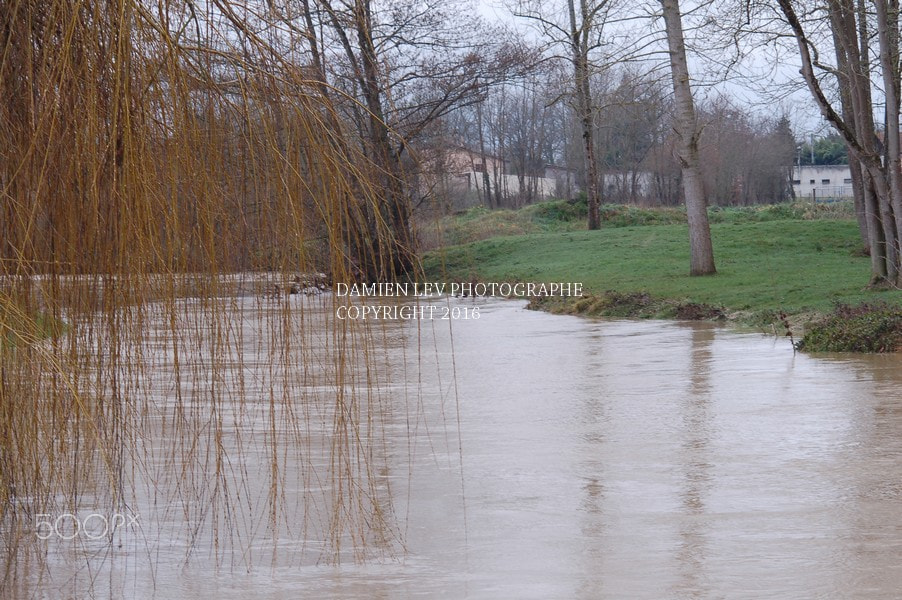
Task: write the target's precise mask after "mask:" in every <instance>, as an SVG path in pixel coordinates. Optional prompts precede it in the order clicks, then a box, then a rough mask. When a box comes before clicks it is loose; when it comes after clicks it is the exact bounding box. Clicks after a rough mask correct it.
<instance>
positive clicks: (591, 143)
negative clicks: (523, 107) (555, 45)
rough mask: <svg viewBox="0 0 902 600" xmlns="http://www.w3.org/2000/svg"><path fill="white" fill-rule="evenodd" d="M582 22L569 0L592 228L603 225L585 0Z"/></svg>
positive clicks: (582, 0)
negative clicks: (590, 84) (593, 122)
mask: <svg viewBox="0 0 902 600" xmlns="http://www.w3.org/2000/svg"><path fill="white" fill-rule="evenodd" d="M579 7H580V23H579V24H577V21H576V7H575V6H574V1H573V0H567V9H568V10H569V12H570V38H571V39H570V49H571V52H572V58H571V60H572V62H573V78H574V82H575V84H576V90H575V91H576V111H577V113H579V122H580V125H581V127H582V138H583V156H584V164H585V168H586V199H587V201H588V205H589V206H588V208H589V223H588V225H589V229H598V228H599V227H600V225H601V223H600V220H599V216H598V205H599V204H600V203H601V202H600V195H599V193H598V162H597V160H596V158H595V140H594V132H593V129H592V94H591V89H590V87H589V31H588V28H589V24H588V23H586V18H587V16H588V15H587V13H588V9H587V6H586V0H580V5H579Z"/></svg>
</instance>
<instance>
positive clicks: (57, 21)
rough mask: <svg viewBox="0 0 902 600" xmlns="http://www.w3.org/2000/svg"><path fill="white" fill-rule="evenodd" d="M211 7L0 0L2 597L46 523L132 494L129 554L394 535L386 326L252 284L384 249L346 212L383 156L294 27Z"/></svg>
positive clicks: (28, 564) (376, 234)
mask: <svg viewBox="0 0 902 600" xmlns="http://www.w3.org/2000/svg"><path fill="white" fill-rule="evenodd" d="M228 9H229V5H228V4H224V3H218V2H206V3H193V2H182V1H180V0H158V1H156V2H148V1H141V0H100V1H91V2H88V1H86V0H7V1H6V2H4V3H2V5H0V97H2V98H4V102H3V103H2V104H0V132H2V133H0V135H2V140H0V339H2V343H0V540H2V550H0V551H2V558H3V563H2V564H3V567H2V568H3V575H2V579H3V583H2V586H3V587H4V589H14V586H15V585H20V586H23V587H24V588H27V587H28V586H30V585H33V584H34V582H35V581H36V580H40V579H41V577H43V576H45V575H46V574H47V569H49V567H48V565H49V564H52V563H53V561H52V560H51V559H50V558H48V557H50V556H51V555H53V554H54V553H55V552H62V551H63V550H61V549H59V548H58V547H57V546H59V545H60V544H58V543H57V546H53V547H48V544H50V543H51V542H54V540H41V539H39V536H37V535H36V530H38V532H39V527H38V524H40V523H41V519H42V518H43V517H40V515H51V516H52V517H55V516H58V515H64V514H71V515H75V516H76V517H78V515H87V514H102V515H113V514H120V513H122V514H125V513H128V512H129V511H137V510H138V509H139V508H140V509H141V510H145V511H146V510H151V511H152V513H151V514H144V515H142V523H141V527H142V528H141V536H140V537H141V542H140V544H139V545H140V546H141V547H142V548H148V547H150V546H152V545H153V544H152V542H153V543H157V544H159V543H163V544H164V545H167V546H172V545H175V546H176V547H178V548H181V550H180V552H181V553H182V555H183V558H184V559H186V560H187V559H190V557H191V555H192V554H193V553H197V552H211V553H212V554H213V555H215V557H216V558H217V559H218V560H221V561H222V560H227V561H231V562H232V563H240V564H243V565H246V564H250V563H251V562H253V560H255V557H254V556H253V552H251V550H250V548H252V547H254V544H255V543H256V542H257V541H259V540H260V539H261V538H266V539H269V540H271V541H272V540H273V539H275V538H278V537H279V536H282V537H292V539H297V540H304V542H303V543H301V544H300V546H301V547H300V549H299V551H303V552H308V551H310V552H313V553H314V554H316V555H317V557H318V558H319V559H325V560H340V559H342V558H345V557H348V556H354V557H356V558H362V557H365V556H366V555H367V554H368V553H369V552H370V551H371V550H375V551H379V552H381V551H388V552H390V551H392V548H395V547H397V544H398V543H399V542H398V535H397V527H396V525H395V524H394V521H393V518H392V509H391V503H390V499H389V495H388V494H387V490H386V486H387V483H386V482H387V480H388V479H387V477H386V476H385V472H386V470H387V469H388V467H387V466H386V464H387V460H388V459H387V458H386V455H385V450H384V447H383V442H382V439H383V437H382V434H381V433H380V432H381V430H382V428H383V427H384V426H385V423H386V419H390V418H392V416H391V414H392V412H391V410H390V407H387V405H386V403H387V402H389V400H388V399H387V398H386V397H384V395H383V394H382V393H381V392H380V389H379V384H380V381H379V376H378V369H376V368H374V367H373V365H374V364H376V363H378V361H379V360H380V358H379V357H378V356H375V355H374V352H375V350H374V349H373V348H374V345H373V344H372V339H373V336H377V335H380V332H379V331H378V330H367V329H363V328H361V327H357V326H354V325H353V324H351V323H348V322H341V323H337V322H335V321H334V320H332V319H331V318H329V315H330V314H331V312H330V308H331V307H330V304H329V303H330V302H332V300H323V299H319V300H314V299H309V300H303V301H299V300H296V299H294V298H288V297H287V296H286V295H285V294H282V295H280V296H279V297H277V298H265V297H263V296H264V293H266V292H272V291H274V289H275V287H279V286H281V287H282V291H284V283H285V281H287V277H290V276H292V275H294V274H296V273H314V272H324V273H326V274H327V275H328V277H329V278H330V279H332V280H335V281H347V280H349V279H351V278H352V277H353V276H354V272H353V271H354V269H355V265H356V264H358V263H359V261H360V260H361V256H360V253H361V252H364V251H366V249H368V248H369V249H371V248H373V247H378V248H382V249H386V248H388V249H390V248H391V247H392V243H391V231H390V229H389V228H388V227H387V226H380V225H379V223H378V219H377V220H376V225H375V226H372V227H365V226H364V225H363V223H365V222H367V220H368V219H369V220H370V221H372V220H373V218H374V215H378V210H377V209H375V208H374V207H375V206H377V205H378V199H379V197H380V190H379V189H378V186H377V185H375V184H373V183H372V182H374V181H377V180H378V179H379V178H378V177H376V176H375V174H376V173H377V170H376V168H375V167H374V166H373V165H371V164H370V163H369V161H368V160H367V157H366V156H365V155H364V153H363V152H362V151H361V150H359V149H358V148H360V145H359V144H356V143H355V141H354V136H353V134H352V133H351V132H350V131H347V130H345V129H344V128H343V126H342V118H341V115H340V114H339V112H338V111H337V110H336V107H335V106H334V105H333V104H332V102H331V101H330V98H329V97H328V96H327V95H326V94H324V91H323V90H324V86H323V85H322V84H321V83H320V82H316V81H312V80H311V78H310V76H309V73H308V72H307V71H306V69H305V66H304V64H303V62H302V60H301V59H299V58H298V56H297V52H290V51H287V50H285V48H287V47H289V46H290V43H291V40H290V36H289V33H285V32H282V33H280V32H278V31H276V32H272V31H267V32H265V33H266V35H264V34H263V33H261V30H259V29H255V21H254V20H253V18H252V16H249V15H248V12H247V10H245V12H244V13H243V14H242V15H238V14H236V13H234V12H232V13H231V14H229V10H228ZM283 34H284V35H283ZM282 46H285V48H283V47H282ZM383 179H384V177H383ZM355 253H357V254H356V255H355ZM379 257H380V260H385V261H389V262H390V261H391V260H392V257H391V255H390V252H388V251H384V252H380V253H379ZM260 272H265V273H271V274H272V275H268V276H264V275H259V274H257V275H253V276H251V275H245V276H243V277H239V276H236V275H235V274H236V273H245V274H247V273H260ZM285 274H288V275H285ZM242 294H244V295H246V296H249V297H244V298H242V297H241V296H242ZM70 520H71V519H70ZM71 525H72V523H67V527H70V526H71ZM67 531H68V530H67ZM123 535H124V533H123V532H122V531H119V532H109V535H106V536H105V537H104V538H103V539H101V540H88V541H86V540H85V539H84V538H83V537H77V538H76V539H75V540H74V541H73V542H72V543H71V544H70V545H69V546H66V548H68V549H67V550H65V551H66V552H74V553H75V554H77V556H80V557H82V558H84V557H85V556H87V555H93V556H96V554H97V553H98V552H107V553H112V554H115V552H116V548H117V547H118V546H117V544H121V543H122V540H123V537H122V536H123ZM256 558H257V560H259V557H256ZM85 560H89V559H85ZM7 586H10V587H7Z"/></svg>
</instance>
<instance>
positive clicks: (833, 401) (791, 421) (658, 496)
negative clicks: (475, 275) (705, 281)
mask: <svg viewBox="0 0 902 600" xmlns="http://www.w3.org/2000/svg"><path fill="white" fill-rule="evenodd" d="M293 301H294V300H293ZM296 302H299V303H300V302H304V301H302V300H297V301H296ZM452 302H455V303H457V305H459V306H461V307H473V306H475V305H474V304H473V303H472V302H471V301H466V300H456V301H452ZM478 306H479V307H480V318H479V319H478V320H472V319H469V320H463V319H459V320H456V321H454V322H453V324H452V325H451V326H450V327H449V323H448V322H447V321H439V320H432V321H419V322H416V321H406V322H393V323H389V324H387V325H385V326H384V327H383V326H379V327H376V329H374V331H376V335H373V336H372V337H371V338H370V340H369V341H367V342H366V352H367V356H368V357H369V358H370V363H371V366H370V368H371V369H372V370H373V377H372V381H377V383H378V387H379V389H380V392H379V393H380V396H379V398H380V399H378V400H377V399H372V398H371V399H370V400H368V402H369V403H370V408H372V406H376V405H378V406H379V407H380V408H379V413H378V414H379V415H381V416H380V417H379V418H378V419H376V421H377V423H375V424H374V425H372V426H371V427H370V426H368V427H366V428H364V429H363V430H358V433H360V431H362V433H361V435H362V436H363V437H365V438H367V439H370V440H373V439H375V440H378V443H377V444H375V445H369V446H366V447H367V448H369V450H367V451H366V452H370V453H371V454H372V456H370V458H369V459H368V462H367V463H366V464H368V465H370V466H371V468H368V469H369V470H367V473H365V474H364V475H363V477H366V478H367V480H368V481H369V484H368V487H367V488H366V489H365V490H355V491H354V492H351V496H355V493H359V494H361V495H364V496H366V497H367V499H368V500H367V501H372V503H373V504H374V505H376V506H381V507H382V508H381V509H380V510H381V512H380V515H381V516H382V517H383V518H384V523H383V524H382V525H379V526H375V525H374V524H373V522H372V521H370V520H367V518H366V517H359V518H358V517H353V515H352V516H351V517H349V518H351V519H352V520H353V519H354V518H358V519H359V522H360V523H364V525H363V527H364V529H365V528H366V527H367V526H369V528H370V531H368V532H366V533H365V534H363V535H361V536H359V537H358V536H355V535H354V534H353V533H346V534H343V537H342V536H338V537H334V539H333V540H332V541H333V543H332V545H331V546H330V547H331V550H329V552H328V553H324V551H323V548H325V547H326V546H327V545H329V544H328V543H327V542H328V539H327V538H328V537H329V533H328V532H329V531H330V529H329V525H328V523H329V522H330V519H333V518H334V517H335V514H336V512H338V513H340V512H341V511H342V510H345V509H346V508H347V507H346V506H345V505H342V506H345V508H339V509H337V511H336V509H335V506H336V504H335V501H336V497H337V496H338V495H340V494H341V493H343V492H341V490H337V489H335V485H336V481H338V480H337V479H335V478H334V477H331V478H330V476H329V475H328V474H327V471H328V467H329V465H333V466H334V465H335V464H336V461H337V462H339V463H341V460H342V459H340V458H339V459H336V456H335V452H334V448H332V447H331V446H330V442H329V437H330V435H332V434H331V433H330V432H334V422H335V420H334V416H335V415H334V414H333V413H330V412H329V411H328V410H325V409H322V410H320V409H318V408H316V406H315V403H313V399H315V398H320V399H329V398H331V397H334V396H335V394H336V393H338V392H337V390H336V389H330V388H329V386H328V385H324V386H321V388H322V389H316V390H307V392H306V393H307V394H308V395H307V396H305V398H307V399H306V400H305V402H306V403H307V404H306V408H305V409H304V410H300V409H298V410H296V413H295V414H294V416H293V417H292V418H291V419H288V418H285V417H284V415H281V416H279V418H277V419H276V418H273V415H274V414H276V413H279V414H281V412H283V411H284V410H286V409H284V408H278V407H277V406H275V405H274V404H273V403H271V402H268V401H267V398H272V397H282V396H283V395H284V394H283V393H282V392H281V391H280V390H281V388H280V386H287V389H289V390H295V391H296V390H297V389H298V386H300V385H302V384H301V383H298V382H297V381H295V382H293V383H291V384H290V385H289V383H286V381H284V380H283V379H280V378H279V377H277V376H275V375H272V374H271V373H270V371H269V370H268V369H269V367H268V366H267V363H266V360H265V357H266V356H268V355H271V353H272V352H273V349H272V348H268V347H267V346H266V343H265V342H264V341H261V340H265V339H266V335H267V327H268V326H263V325H260V324H259V323H257V324H255V322H254V318H255V317H254V315H256V314H259V300H256V299H241V300H238V301H237V303H236V305H235V310H237V311H239V312H242V311H244V316H243V317H242V319H243V320H242V322H243V323H244V325H243V327H244V329H243V331H244V332H245V333H244V334H243V335H242V336H241V339H240V343H236V344H235V346H234V347H235V348H236V350H235V351H236V352H243V353H244V356H243V359H242V361H239V363H236V365H237V366H235V369H236V370H241V371H242V373H241V374H240V375H241V378H242V385H241V387H240V389H241V390H242V391H241V393H242V394H243V395H244V398H243V399H239V400H240V401H241V408H240V409H238V408H235V407H234V406H231V405H230V406H223V407H220V408H219V409H217V411H218V414H219V416H220V418H222V419H224V420H225V421H226V422H227V423H230V424H231V425H230V426H229V427H228V428H227V430H228V431H229V432H230V433H229V435H228V436H225V437H224V438H222V439H217V441H216V443H217V444H220V445H221V447H223V448H225V451H224V452H225V455H226V456H229V455H230V454H231V453H232V450H236V451H237V450H239V449H240V452H236V454H239V455H240V456H237V457H235V458H234V459H233V460H232V461H231V463H230V464H228V466H227V467H221V468H223V469H224V470H225V471H226V472H228V473H230V474H231V475H229V476H228V477H224V478H222V479H221V481H222V482H224V483H225V484H228V483H229V482H233V483H234V488H233V489H232V490H230V493H229V495H228V498H230V499H231V501H230V502H228V503H226V504H223V503H222V502H221V501H219V502H218V503H217V502H213V501H212V500H210V503H211V504H209V505H208V504H207V500H206V498H207V497H208V495H209V497H210V498H213V497H214V494H213V491H212V488H213V486H212V484H211V483H210V481H209V480H207V479H205V478H204V477H203V475H202V474H200V473H197V472H195V473H193V474H191V475H190V476H188V477H187V478H186V477H179V478H177V477H171V476H170V474H171V473H172V471H173V470H174V469H177V468H178V465H177V464H175V462H174V460H173V458H172V456H173V454H172V453H171V452H170V451H169V449H171V448H172V447H173V446H179V445H184V441H183V440H178V439H176V438H174V437H167V436H173V435H174V433H173V432H174V431H176V430H177V428H173V427H172V426H171V425H170V426H169V427H168V429H166V431H167V432H169V433H167V434H166V435H162V436H161V437H155V436H148V437H147V438H146V439H142V440H140V442H139V444H140V445H141V446H142V449H141V451H140V453H136V456H140V457H141V460H140V461H136V463H138V462H140V469H137V468H136V469H135V472H136V475H135V476H134V480H133V482H132V484H131V486H130V488H131V489H130V498H131V500H130V504H129V510H130V511H132V513H134V514H135V515H139V516H140V528H136V529H132V530H128V531H123V532H122V533H121V534H119V535H117V536H116V540H115V543H113V544H107V543H105V542H104V541H101V542H97V543H89V542H86V541H85V540H81V543H79V544H76V543H75V542H66V541H63V540H61V539H51V540H48V541H47V542H46V568H44V569H38V570H36V571H35V573H32V574H31V575H29V574H28V569H27V568H23V573H24V575H22V576H21V577H20V578H19V579H18V581H17V583H16V586H15V590H16V592H15V593H13V594H12V596H13V597H29V598H32V597H33V598H60V597H77V598H82V597H98V598H123V597H126V598H186V599H207V598H217V599H226V598H235V599H238V598H242V599H243V598H285V599H288V598H299V597H309V598H336V599H337V598H342V599H353V598H359V599H371V598H386V599H396V598H474V599H475V598H499V599H501V598H536V599H552V598H560V599H570V598H585V599H596V598H612V599H615V598H616V599H619V598H649V599H660V598H749V599H752V598H754V599H762V598H787V599H795V598H898V597H900V596H902V393H900V389H902V388H900V383H902V369H900V366H902V362H900V360H902V359H900V357H898V356H817V357H813V356H808V355H804V354H796V353H794V352H793V350H792V347H791V346H790V343H789V341H788V340H785V339H775V338H772V337H768V336H764V335H760V334H756V333H742V332H737V331H735V330H731V329H728V328H721V327H717V326H713V325H710V324H689V323H674V322H663V321H595V320H588V319H582V318H577V317H569V316H553V315H549V314H545V313H541V312H533V311H528V310H525V309H524V305H523V303H520V302H514V301H503V300H488V301H481V302H480V304H479V305H478ZM295 312H296V313H298V314H300V312H301V311H300V310H296V311H295ZM307 318H308V320H309V317H307ZM330 339H331V338H330V337H329V336H328V335H325V334H324V335H323V336H322V338H321V339H319V338H315V336H311V337H310V340H311V341H310V343H311V344H312V345H313V346H316V348H319V349H323V352H326V353H330V352H337V351H339V349H340V345H338V344H335V343H334V342H332V341H330ZM148 344H149V347H150V346H152V345H153V341H152V340H151V341H150V342H148ZM189 346H190V345H189ZM198 347H202V345H199V346H198ZM316 351H317V352H318V350H316ZM310 352H311V354H308V355H307V357H306V358H305V360H306V361H308V363H309V362H311V361H312V362H316V360H322V361H324V363H323V364H327V363H328V362H329V361H328V357H327V358H325V359H323V358H320V359H316V358H315V357H314V356H313V354H315V352H314V350H311V351H310ZM352 354H353V352H352ZM180 360H181V361H182V364H183V365H186V364H194V365H195V373H198V374H200V375H201V376H202V374H203V364H204V361H205V360H206V358H205V357H204V356H203V352H202V350H198V354H197V355H195V356H192V355H191V354H190V353H188V354H183V355H182V356H181V357H180ZM226 362H227V361H226ZM307 367H310V365H309V364H308V365H307ZM301 368H306V367H303V365H299V366H298V369H301ZM317 368H323V369H327V367H326V366H322V365H320V366H319V367H317ZM170 369H171V365H169V364H168V363H167V361H165V360H162V359H160V360H159V364H158V365H156V366H155V367H154V368H153V369H151V370H150V372H151V374H150V375H148V376H147V377H148V379H147V381H144V382H139V383H138V384H137V385H138V387H141V386H144V388H145V389H146V390H147V391H148V393H149V394H151V395H154V394H155V395H156V396H157V408H158V409H159V413H158V414H157V413H154V412H153V411H148V414H147V415H146V417H145V418H146V419H147V421H148V423H149V424H148V425H147V426H148V427H149V428H151V429H152V428H153V427H155V426H156V425H154V424H153V421H154V419H162V418H163V417H161V416H160V415H166V414H169V413H168V412H167V411H169V409H170V408H171V405H172V403H173V402H175V400H174V399H173V391H172V380H171V377H170V375H171V373H170V371H169V370H170ZM355 373H358V375H355V376H354V377H358V376H359V371H355ZM238 376H239V373H237V372H235V373H230V372H228V367H225V372H221V373H219V375H218V377H219V378H221V381H222V383H223V384H225V385H233V384H234V381H235V379H236V378H238ZM213 379H216V378H211V381H210V382H209V384H210V385H213ZM352 379H353V378H352ZM354 380H355V381H364V380H363V379H359V380H358V379H354ZM230 382H231V383H230ZM192 385H194V386H195V387H202V385H201V384H199V383H198V379H197V378H195V382H194V383H193V384H192ZM361 385H362V384H361ZM236 389H238V388H236ZM184 393H185V395H186V396H187V395H189V393H188V392H187V391H186V392H184ZM292 393H294V392H292ZM182 401H183V402H188V401H189V400H186V399H184V398H183V399H182ZM190 402H194V403H195V404H196V406H195V408H193V409H192V410H193V411H194V412H193V413H191V414H196V415H197V416H198V418H202V415H207V414H209V409H208V408H205V407H204V406H203V396H202V395H201V394H198V395H196V396H194V397H192V399H190ZM349 410H351V409H349ZM355 410H356V409H355ZM289 426H290V428H293V430H294V431H295V433H297V430H298V429H300V430H301V432H302V435H300V436H299V437H302V438H303V439H304V440H305V442H304V444H303V446H302V447H301V448H300V449H296V448H293V447H291V446H290V445H286V444H283V445H281V446H278V448H280V449H279V450H277V451H273V450H272V448H275V447H277V445H276V444H275V442H274V440H277V439H278V438H279V437H280V435H282V433H280V430H281V429H282V428H288V427H289ZM191 431H198V430H197V429H191ZM373 448H375V450H373ZM274 456H276V457H277V458H278V460H273V457H274ZM155 457H158V458H159V460H158V461H157V462H156V463H155V462H154V461H155V460H156V458H155ZM354 460H360V459H359V457H357V459H354ZM354 460H351V459H348V464H350V465H352V467H351V468H353V469H360V467H359V465H360V463H359V462H354ZM226 462H227V463H228V462H229V461H226ZM276 463H277V466H276V467H273V464H276ZM342 464H343V463H342ZM273 473H278V474H277V475H273ZM154 474H156V475H154ZM272 477H275V478H276V479H278V481H279V482H280V483H279V486H278V490H279V492H278V495H279V497H280V501H279V503H278V506H280V507H281V508H280V509H279V511H280V513H279V515H278V516H277V517H275V518H274V519H271V518H270V517H269V516H267V514H265V513H266V510H265V509H264V508H261V507H265V506H268V504H267V496H268V494H269V492H268V491H267V490H272V489H273V487H272V485H271V478H272ZM235 482H237V483H235ZM177 483H178V484H177ZM179 486H190V487H191V489H192V490H193V491H192V493H191V494H185V493H184V489H181V488H180V489H179V490H176V489H174V488H175V487H179ZM186 498H189V499H193V500H186ZM347 510H348V514H349V515H350V514H351V509H347ZM364 512H366V511H364ZM302 522H303V524H302ZM333 522H334V521H333ZM217 523H218V525H217ZM273 523H275V525H273ZM373 530H381V531H382V533H380V534H379V535H376V536H374V535H373ZM335 540H339V541H340V544H337V545H336V544H335V543H334V542H335ZM336 546H337V547H336ZM9 589H10V590H12V589H13V588H12V587H11V588H9Z"/></svg>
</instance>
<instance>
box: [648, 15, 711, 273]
mask: <svg viewBox="0 0 902 600" xmlns="http://www.w3.org/2000/svg"><path fill="white" fill-rule="evenodd" d="M661 8H662V9H663V14H664V27H665V29H666V30H667V47H668V50H669V53H670V72H671V76H672V79H673V96H674V112H675V118H676V128H677V137H678V138H679V141H678V153H679V158H680V166H681V168H682V173H683V193H684V194H685V197H686V217H687V220H688V221H689V274H690V275H713V274H714V273H716V272H717V271H716V269H715V267H714V249H713V246H712V244H711V228H710V226H709V225H708V203H707V201H706V199H705V190H704V183H703V180H702V170H701V162H700V160H699V153H698V137H699V130H698V124H697V122H696V117H695V106H694V105H693V102H692V89H691V88H690V86H689V67H688V65H687V63H686V47H685V44H684V42H683V24H682V22H681V19H680V6H679V0H661Z"/></svg>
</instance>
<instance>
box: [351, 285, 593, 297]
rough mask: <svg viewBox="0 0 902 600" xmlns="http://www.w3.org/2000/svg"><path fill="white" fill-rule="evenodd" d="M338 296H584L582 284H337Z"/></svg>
mask: <svg viewBox="0 0 902 600" xmlns="http://www.w3.org/2000/svg"><path fill="white" fill-rule="evenodd" d="M335 294H336V295H337V296H352V297H385V296H413V297H417V298H429V297H433V296H443V295H445V294H448V295H450V296H501V297H504V298H510V297H513V298H533V297H536V296H563V297H580V296H582V295H583V284H582V283H580V282H576V283H569V282H557V283H370V284H364V283H353V284H347V283H337V284H335Z"/></svg>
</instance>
